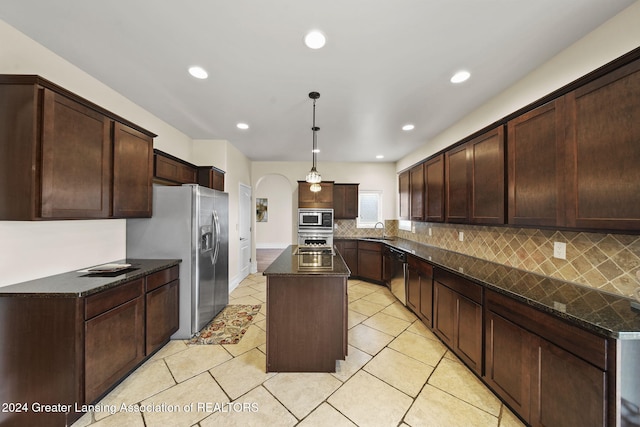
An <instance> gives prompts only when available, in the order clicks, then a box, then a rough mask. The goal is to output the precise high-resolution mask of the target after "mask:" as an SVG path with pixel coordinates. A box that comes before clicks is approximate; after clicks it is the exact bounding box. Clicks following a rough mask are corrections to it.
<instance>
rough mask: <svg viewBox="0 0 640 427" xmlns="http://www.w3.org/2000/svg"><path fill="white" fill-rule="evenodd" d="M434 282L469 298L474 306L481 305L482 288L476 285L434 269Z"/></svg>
mask: <svg viewBox="0 0 640 427" xmlns="http://www.w3.org/2000/svg"><path fill="white" fill-rule="evenodd" d="M434 280H437V281H438V282H440V283H442V284H443V285H445V286H447V287H449V288H451V289H453V290H454V291H456V292H457V293H459V294H460V295H463V296H465V297H467V298H469V299H470V300H471V301H473V302H475V303H476V304H480V305H482V286H480V285H478V284H477V283H473V282H471V281H469V280H467V279H465V278H463V277H460V276H457V275H455V274H453V273H449V272H448V271H444V270H440V269H438V268H436V269H435V272H434Z"/></svg>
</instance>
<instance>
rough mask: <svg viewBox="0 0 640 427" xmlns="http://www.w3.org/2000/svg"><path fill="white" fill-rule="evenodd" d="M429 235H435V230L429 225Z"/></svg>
mask: <svg viewBox="0 0 640 427" xmlns="http://www.w3.org/2000/svg"><path fill="white" fill-rule="evenodd" d="M429 236H433V230H432V229H431V227H429Z"/></svg>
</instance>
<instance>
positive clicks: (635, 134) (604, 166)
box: [565, 60, 640, 230]
mask: <svg viewBox="0 0 640 427" xmlns="http://www.w3.org/2000/svg"><path fill="white" fill-rule="evenodd" d="M566 109H567V147H566V150H567V159H566V163H565V168H566V172H567V178H566V179H567V193H566V194H567V196H566V208H567V225H568V226H570V227H577V228H593V229H611V230H640V168H639V167H638V165H640V144H638V141H640V125H639V123H640V60H639V61H635V62H633V63H631V64H629V65H627V66H625V67H622V68H620V69H618V70H616V71H614V72H612V73H610V74H607V75H606V76H604V77H601V78H599V79H597V80H595V81H593V82H591V83H589V84H587V85H585V86H583V87H581V88H579V89H577V90H575V91H573V92H570V93H569V94H567V95H566Z"/></svg>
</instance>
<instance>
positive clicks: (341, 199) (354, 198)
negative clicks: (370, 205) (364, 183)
mask: <svg viewBox="0 0 640 427" xmlns="http://www.w3.org/2000/svg"><path fill="white" fill-rule="evenodd" d="M358 187H359V184H333V218H334V219H355V218H357V217H358Z"/></svg>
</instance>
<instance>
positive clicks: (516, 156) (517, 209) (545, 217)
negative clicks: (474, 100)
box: [507, 98, 564, 226]
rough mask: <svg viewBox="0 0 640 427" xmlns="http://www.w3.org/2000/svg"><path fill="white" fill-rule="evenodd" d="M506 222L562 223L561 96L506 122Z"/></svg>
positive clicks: (524, 223)
mask: <svg viewBox="0 0 640 427" xmlns="http://www.w3.org/2000/svg"><path fill="white" fill-rule="evenodd" d="M507 129H508V138H507V140H508V150H507V152H508V172H509V173H508V175H509V197H508V200H509V202H508V206H509V208H508V210H509V215H508V216H509V218H508V222H509V224H513V225H534V226H535V225H537V226H555V225H558V226H562V225H564V198H563V194H564V193H563V191H564V161H563V160H564V99H563V98H560V99H557V100H555V101H552V102H549V103H547V104H545V105H543V106H541V107H538V108H536V109H534V110H532V111H530V112H528V113H525V114H523V115H521V116H519V117H517V118H515V119H513V120H511V121H509V123H508V124H507Z"/></svg>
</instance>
